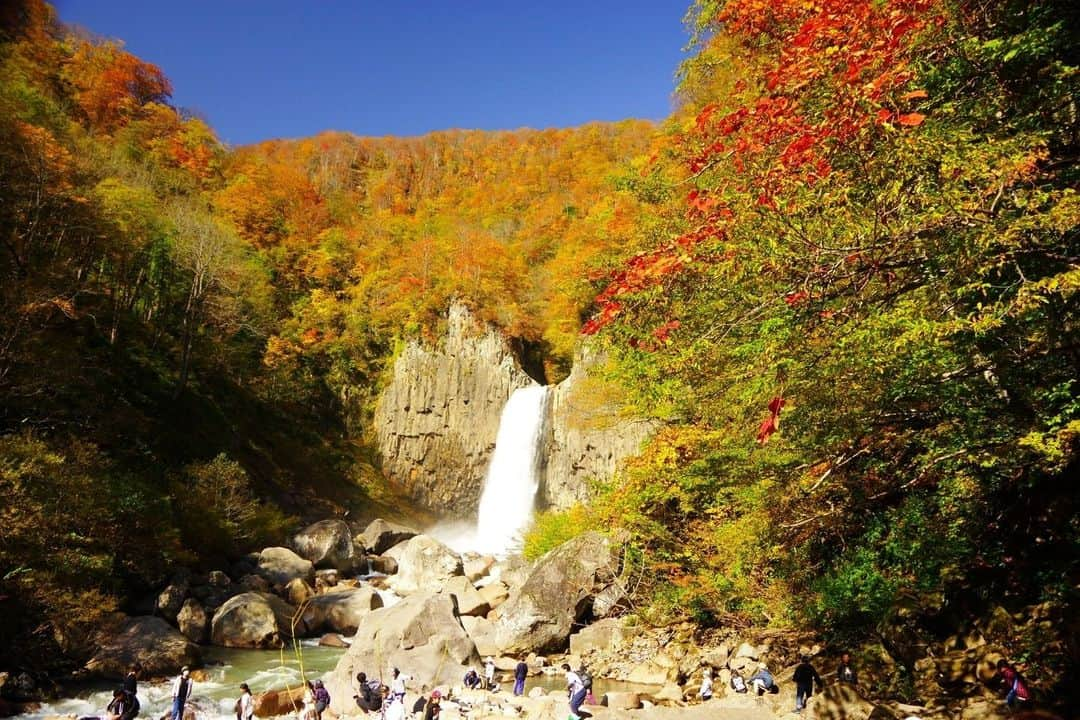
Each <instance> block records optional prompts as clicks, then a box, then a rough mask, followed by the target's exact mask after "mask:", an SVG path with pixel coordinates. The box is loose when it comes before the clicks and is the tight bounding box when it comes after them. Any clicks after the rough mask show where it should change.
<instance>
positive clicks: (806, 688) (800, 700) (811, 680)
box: [792, 655, 821, 712]
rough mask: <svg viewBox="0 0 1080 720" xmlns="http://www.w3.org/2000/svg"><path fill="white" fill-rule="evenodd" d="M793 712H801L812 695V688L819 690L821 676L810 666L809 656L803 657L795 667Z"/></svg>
mask: <svg viewBox="0 0 1080 720" xmlns="http://www.w3.org/2000/svg"><path fill="white" fill-rule="evenodd" d="M792 679H793V680H794V681H795V712H802V709H803V708H804V707H806V701H807V700H809V699H810V696H811V695H813V694H814V686H815V685H817V687H818V689H819V690H820V689H821V676H820V675H818V671H817V670H815V669H814V666H813V665H811V664H810V656H809V655H803V656H802V662H800V663H799V664H798V665H797V666H796V667H795V675H794V676H793V678H792Z"/></svg>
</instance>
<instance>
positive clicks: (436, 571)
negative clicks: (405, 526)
mask: <svg viewBox="0 0 1080 720" xmlns="http://www.w3.org/2000/svg"><path fill="white" fill-rule="evenodd" d="M462 573H463V570H462V566H461V558H460V557H458V555H457V553H455V552H454V551H453V550H451V549H450V548H448V547H447V546H446V545H443V544H442V543H441V542H439V541H438V540H436V539H435V538H433V537H428V536H427V535H417V536H416V537H414V538H412V539H411V540H409V541H408V542H407V543H405V547H404V549H403V550H402V553H401V557H400V558H398V571H397V574H396V575H394V576H392V577H391V578H390V581H389V583H390V588H391V589H392V590H393V591H394V592H396V593H397V594H398V595H402V596H405V595H412V594H414V593H418V592H424V593H429V592H436V591H437V590H438V589H439V588H440V587H442V585H443V583H445V582H446V581H447V580H449V579H450V578H452V577H454V576H455V575H461V574H462Z"/></svg>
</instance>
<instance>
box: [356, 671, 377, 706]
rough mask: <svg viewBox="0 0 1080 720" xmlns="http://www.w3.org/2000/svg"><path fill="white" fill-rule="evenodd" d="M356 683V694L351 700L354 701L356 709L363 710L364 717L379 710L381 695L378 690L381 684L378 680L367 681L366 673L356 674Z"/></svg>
mask: <svg viewBox="0 0 1080 720" xmlns="http://www.w3.org/2000/svg"><path fill="white" fill-rule="evenodd" d="M356 683H357V685H359V687H358V688H357V694H356V695H353V700H355V701H356V705H357V707H359V708H360V709H361V710H363V711H364V714H365V715H366V714H368V713H369V712H374V711H376V710H379V709H381V708H382V693H381V692H379V689H380V686H381V685H382V683H380V682H379V681H378V680H368V679H367V673H358V674H357V676H356Z"/></svg>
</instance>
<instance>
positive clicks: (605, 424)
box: [538, 347, 658, 509]
mask: <svg viewBox="0 0 1080 720" xmlns="http://www.w3.org/2000/svg"><path fill="white" fill-rule="evenodd" d="M602 362H603V359H602V358H601V357H599V356H598V355H597V354H595V352H594V351H591V350H590V349H589V348H588V347H582V349H581V350H579V351H578V354H577V357H576V358H575V359H574V367H573V369H572V370H571V371H570V375H569V376H568V377H567V378H566V379H565V380H563V381H562V382H561V383H559V384H558V385H556V386H555V388H554V389H553V391H552V393H551V418H550V422H549V423H548V427H549V428H550V437H549V440H548V453H547V462H546V467H545V469H544V474H543V479H542V481H541V484H540V492H539V498H538V500H539V502H540V504H541V505H542V506H546V507H553V508H558V509H564V508H567V507H570V506H571V505H573V504H574V503H576V502H578V501H583V500H586V499H587V498H588V496H589V486H590V483H589V481H590V480H592V479H601V480H606V479H608V478H610V477H611V476H612V475H613V474H614V473H615V471H616V470H617V469H618V466H619V464H620V463H622V461H623V460H625V459H626V458H628V457H632V456H634V455H636V454H637V453H638V452H639V451H640V449H641V444H642V443H643V442H644V441H645V440H646V439H648V438H649V437H650V436H651V435H652V434H653V433H654V432H656V429H657V427H658V424H657V423H656V422H653V421H650V420H644V419H642V418H635V417H629V416H627V415H625V414H624V413H623V412H622V409H621V408H622V404H623V403H622V393H621V391H620V390H619V388H618V387H617V386H615V385H614V384H612V383H610V382H607V381H605V380H603V379H602V378H601V377H600V376H599V374H598V373H596V372H595V371H596V370H597V369H598V368H599V366H600V365H601V364H602Z"/></svg>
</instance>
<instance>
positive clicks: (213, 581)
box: [206, 570, 232, 588]
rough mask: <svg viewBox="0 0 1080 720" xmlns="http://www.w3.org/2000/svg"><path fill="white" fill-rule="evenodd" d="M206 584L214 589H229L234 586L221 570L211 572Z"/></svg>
mask: <svg viewBox="0 0 1080 720" xmlns="http://www.w3.org/2000/svg"><path fill="white" fill-rule="evenodd" d="M206 583H207V584H208V585H212V586H214V587H221V588H223V587H229V586H230V585H232V580H231V579H229V576H228V575H226V574H225V573H224V572H222V571H221V570H211V571H210V573H209V574H208V575H207V576H206Z"/></svg>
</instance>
